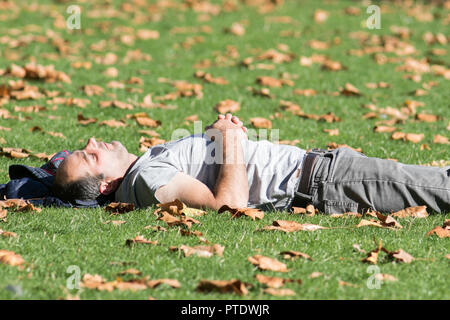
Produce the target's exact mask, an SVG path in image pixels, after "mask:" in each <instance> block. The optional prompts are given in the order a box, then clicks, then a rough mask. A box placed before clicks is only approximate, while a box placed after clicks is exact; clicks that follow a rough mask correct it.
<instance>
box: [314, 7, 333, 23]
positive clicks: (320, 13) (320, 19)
mask: <svg viewBox="0 0 450 320" xmlns="http://www.w3.org/2000/svg"><path fill="white" fill-rule="evenodd" d="M329 15H330V13H329V12H328V11H325V10H322V9H317V10H316V11H314V21H315V22H317V23H324V22H325V20H327V19H328V16H329Z"/></svg>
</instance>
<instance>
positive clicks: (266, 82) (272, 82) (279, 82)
mask: <svg viewBox="0 0 450 320" xmlns="http://www.w3.org/2000/svg"><path fill="white" fill-rule="evenodd" d="M256 82H257V83H258V84H260V85H262V86H267V87H271V88H281V87H282V86H283V85H287V86H293V85H294V83H293V82H292V80H289V79H276V78H273V77H269V76H259V77H258V78H257V79H256Z"/></svg>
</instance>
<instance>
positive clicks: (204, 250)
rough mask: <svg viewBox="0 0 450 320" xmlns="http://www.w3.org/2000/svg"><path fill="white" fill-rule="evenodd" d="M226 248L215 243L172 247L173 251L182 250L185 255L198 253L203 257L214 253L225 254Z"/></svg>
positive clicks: (208, 256)
mask: <svg viewBox="0 0 450 320" xmlns="http://www.w3.org/2000/svg"><path fill="white" fill-rule="evenodd" d="M224 249H225V247H224V246H221V245H220V244H215V245H212V246H195V247H189V246H186V245H182V246H181V247H180V248H177V247H172V248H170V250H171V251H175V250H182V251H183V253H184V256H185V257H189V256H191V255H196V256H198V257H201V258H210V257H212V256H213V255H214V254H216V255H218V256H220V257H221V256H222V255H223V250H224Z"/></svg>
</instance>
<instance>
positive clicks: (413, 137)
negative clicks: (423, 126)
mask: <svg viewBox="0 0 450 320" xmlns="http://www.w3.org/2000/svg"><path fill="white" fill-rule="evenodd" d="M424 137H425V135H424V134H423V133H407V134H406V136H405V140H406V141H410V142H412V143H418V142H420V141H422V140H423V138H424Z"/></svg>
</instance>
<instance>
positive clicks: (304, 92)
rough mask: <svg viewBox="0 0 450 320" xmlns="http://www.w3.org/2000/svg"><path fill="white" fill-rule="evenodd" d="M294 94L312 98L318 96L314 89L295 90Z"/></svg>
mask: <svg viewBox="0 0 450 320" xmlns="http://www.w3.org/2000/svg"><path fill="white" fill-rule="evenodd" d="M292 93H294V94H296V95H299V96H305V97H310V96H315V95H316V94H317V91H316V90H314V89H294V90H293V91H292Z"/></svg>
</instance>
